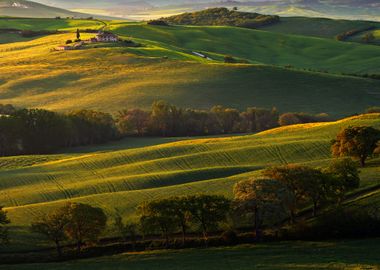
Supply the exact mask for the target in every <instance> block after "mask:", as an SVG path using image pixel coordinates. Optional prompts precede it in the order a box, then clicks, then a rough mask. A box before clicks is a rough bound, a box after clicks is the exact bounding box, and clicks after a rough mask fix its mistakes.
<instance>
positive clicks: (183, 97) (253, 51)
mask: <svg viewBox="0 0 380 270" xmlns="http://www.w3.org/2000/svg"><path fill="white" fill-rule="evenodd" d="M106 23H107V25H108V28H109V29H111V30H112V31H114V32H115V33H118V34H119V35H120V36H121V37H123V38H130V37H132V39H133V40H135V41H137V42H140V43H142V44H143V47H138V48H127V47H122V46H121V45H112V44H111V45H107V46H103V48H91V49H90V48H87V49H83V50H79V51H69V52H53V51H51V50H52V49H54V48H55V47H56V46H58V45H61V44H64V43H65V41H66V40H67V39H75V34H74V33H66V34H60V35H50V36H45V37H36V38H33V40H29V41H24V42H23V41H20V40H18V41H20V42H15V43H7V44H3V45H0V52H1V58H0V103H12V104H15V105H17V106H28V107H42V108H47V109H53V110H59V111H69V110H73V109H78V108H90V109H99V110H104V111H108V112H112V113H113V112H115V111H117V110H119V109H123V108H125V107H141V108H148V107H149V106H150V104H151V103H152V102H153V101H155V100H158V99H165V100H167V101H169V102H171V103H174V104H176V105H179V106H182V107H195V108H210V107H212V106H214V105H215V104H222V105H226V106H232V107H236V108H240V109H243V108H245V107H248V106H262V107H272V106H276V107H277V108H278V109H279V110H280V111H283V112H284V111H306V112H311V113H320V112H326V113H329V114H331V115H332V116H337V117H340V116H345V115H350V114H354V113H357V112H361V111H363V110H364V109H365V108H366V107H368V106H374V105H378V104H379V102H380V95H379V91H380V81H378V80H371V79H364V78H357V77H349V76H341V75H339V74H338V75H334V74H330V75H329V74H324V73H318V72H310V71H303V70H299V69H302V68H311V69H315V70H331V71H332V72H338V73H340V72H347V73H351V72H353V73H377V72H379V68H380V67H379V65H378V61H379V57H380V56H379V55H380V54H379V53H378V52H379V50H380V48H379V47H376V46H364V45H360V44H351V43H341V42H336V41H333V40H327V39H322V38H312V37H302V36H293V35H285V34H277V33H273V32H265V31H256V30H250V29H242V28H234V27H184V26H175V27H154V26H147V25H144V24H136V23H126V22H122V21H112V22H106ZM0 25H1V26H0V27H3V28H7V27H11V26H12V25H15V26H16V27H18V28H21V27H22V28H23V29H34V28H35V29H41V30H44V29H46V30H55V29H58V30H65V31H74V30H75V29H76V28H82V29H86V28H93V29H99V28H100V27H101V25H102V23H101V22H98V21H93V20H89V21H86V20H54V19H50V20H49V19H35V20H34V19H18V20H15V21H13V20H5V19H3V20H0ZM93 35H94V34H82V38H84V39H86V38H89V37H92V36H93ZM2 36H3V37H2V38H4V39H5V40H3V41H2V38H1V37H0V43H1V42H3V43H4V42H7V40H8V41H9V39H11V40H12V39H13V38H14V37H12V36H9V35H2ZM241 40H246V42H245V43H241V42H240V41H241ZM16 41H17V40H16ZM101 47H102V46H101ZM192 51H198V52H204V53H206V54H208V55H209V56H210V57H211V58H212V59H213V60H205V59H203V58H201V57H198V56H196V55H194V54H193V53H192ZM225 54H231V55H233V56H234V57H237V58H242V59H246V60H248V61H250V62H251V63H252V64H224V63H223V58H224V55H225ZM274 65H276V66H274ZM277 65H279V66H285V65H291V66H293V67H294V68H289V67H288V68H283V67H277Z"/></svg>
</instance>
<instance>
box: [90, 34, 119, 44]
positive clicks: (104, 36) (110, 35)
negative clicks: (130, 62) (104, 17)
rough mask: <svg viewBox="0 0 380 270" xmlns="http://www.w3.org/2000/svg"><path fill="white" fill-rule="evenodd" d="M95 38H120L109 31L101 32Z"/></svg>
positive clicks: (111, 40) (106, 39)
mask: <svg viewBox="0 0 380 270" xmlns="http://www.w3.org/2000/svg"><path fill="white" fill-rule="evenodd" d="M95 38H96V40H97V41H98V42H117V41H118V40H119V37H118V36H117V35H115V34H112V33H108V32H100V33H99V34H97V35H96V37H95Z"/></svg>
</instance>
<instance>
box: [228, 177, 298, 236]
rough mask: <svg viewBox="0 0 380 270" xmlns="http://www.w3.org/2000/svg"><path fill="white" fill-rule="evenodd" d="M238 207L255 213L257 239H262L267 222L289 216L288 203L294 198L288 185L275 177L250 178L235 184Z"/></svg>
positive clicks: (245, 211) (254, 223) (246, 211)
mask: <svg viewBox="0 0 380 270" xmlns="http://www.w3.org/2000/svg"><path fill="white" fill-rule="evenodd" d="M233 191H234V196H235V202H236V204H237V207H238V209H241V210H243V212H244V213H249V214H252V215H253V218H254V219H253V226H254V230H255V236H256V239H260V236H261V227H262V225H263V224H264V223H265V222H276V221H279V219H281V218H286V217H287V216H289V207H288V205H289V204H291V203H292V201H293V200H294V197H293V194H292V193H291V192H290V191H289V189H288V187H287V186H286V185H285V184H284V183H282V182H280V181H277V180H273V179H250V180H246V181H241V182H239V183H237V184H236V185H235V186H234V190H233Z"/></svg>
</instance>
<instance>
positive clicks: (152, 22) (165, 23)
mask: <svg viewBox="0 0 380 270" xmlns="http://www.w3.org/2000/svg"><path fill="white" fill-rule="evenodd" d="M147 24H148V25H159V26H169V24H168V23H167V22H166V21H164V20H151V21H149V22H148V23H147Z"/></svg>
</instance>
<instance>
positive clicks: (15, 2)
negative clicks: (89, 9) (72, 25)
mask: <svg viewBox="0 0 380 270" xmlns="http://www.w3.org/2000/svg"><path fill="white" fill-rule="evenodd" d="M0 16H6V17H29V18H54V17H63V18H66V17H74V18H87V17H90V16H93V15H90V14H85V13H78V12H72V11H69V10H65V9H61V8H56V7H50V6H46V5H42V4H39V3H36V2H31V1H26V0H0ZM96 17H98V18H100V17H103V16H96Z"/></svg>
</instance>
